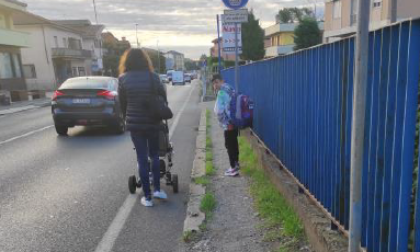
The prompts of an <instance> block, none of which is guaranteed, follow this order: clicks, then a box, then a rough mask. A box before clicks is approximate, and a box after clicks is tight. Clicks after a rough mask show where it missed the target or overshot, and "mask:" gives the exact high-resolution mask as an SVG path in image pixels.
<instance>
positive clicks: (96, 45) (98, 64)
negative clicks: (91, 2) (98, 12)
mask: <svg viewBox="0 0 420 252" xmlns="http://www.w3.org/2000/svg"><path fill="white" fill-rule="evenodd" d="M54 22H56V23H58V24H61V25H64V26H68V27H71V28H73V29H75V30H77V31H79V33H80V34H81V35H82V39H83V48H85V49H87V50H91V51H92V56H93V57H92V59H91V62H89V63H88V64H90V65H91V68H92V74H96V75H100V74H102V70H103V59H102V58H103V50H102V36H101V35H102V31H103V30H104V29H105V26H104V25H92V23H91V22H90V21H89V20H54Z"/></svg>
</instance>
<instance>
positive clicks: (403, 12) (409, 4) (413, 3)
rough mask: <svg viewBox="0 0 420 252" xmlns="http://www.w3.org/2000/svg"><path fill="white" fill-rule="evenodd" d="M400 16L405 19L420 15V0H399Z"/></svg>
mask: <svg viewBox="0 0 420 252" xmlns="http://www.w3.org/2000/svg"><path fill="white" fill-rule="evenodd" d="M397 11H398V18H399V19H405V18H409V17H414V18H417V17H420V1H419V0H399V1H398V8H397Z"/></svg>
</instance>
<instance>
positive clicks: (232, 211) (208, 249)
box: [184, 102, 273, 252]
mask: <svg viewBox="0 0 420 252" xmlns="http://www.w3.org/2000/svg"><path fill="white" fill-rule="evenodd" d="M213 106H214V102H208V103H205V107H207V108H208V109H210V111H212V110H213ZM211 133H212V134H211V137H212V141H213V160H214V161H213V164H214V166H215V168H216V174H215V175H214V176H213V178H212V182H211V185H210V186H209V188H210V190H211V191H213V193H214V195H215V198H216V202H217V207H216V209H215V210H214V212H213V217H212V218H211V219H210V220H209V222H208V223H207V225H206V230H205V231H204V232H203V234H202V236H200V238H199V240H198V241H197V240H195V241H193V242H191V243H190V244H187V245H186V247H187V248H185V249H184V251H188V252H198V251H200V252H216V251H220V252H230V251H231V252H237V251H241V252H265V251H272V249H273V248H272V244H271V243H269V242H264V241H263V235H264V234H263V230H262V229H261V228H259V227H261V225H262V224H263V222H262V220H260V219H259V217H258V214H257V212H256V211H255V210H254V208H253V199H252V197H251V195H250V192H249V181H248V178H247V177H245V176H239V177H235V178H230V177H225V176H224V172H225V170H226V169H227V168H228V167H229V159H228V156H227V152H226V148H225V146H224V135H223V130H222V129H221V128H220V126H219V125H218V123H217V121H216V119H215V118H214V116H212V120H211Z"/></svg>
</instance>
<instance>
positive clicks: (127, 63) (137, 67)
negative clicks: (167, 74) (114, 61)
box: [119, 49, 154, 74]
mask: <svg viewBox="0 0 420 252" xmlns="http://www.w3.org/2000/svg"><path fill="white" fill-rule="evenodd" d="M129 71H150V72H153V71H154V69H153V64H152V61H151V60H150V58H149V55H147V53H146V52H145V51H144V50H142V49H128V50H126V51H125V52H124V54H123V55H122V56H121V59H120V66H119V72H120V74H123V73H126V72H129Z"/></svg>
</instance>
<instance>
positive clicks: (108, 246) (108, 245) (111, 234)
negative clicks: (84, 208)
mask: <svg viewBox="0 0 420 252" xmlns="http://www.w3.org/2000/svg"><path fill="white" fill-rule="evenodd" d="M193 91H194V88H191V90H190V92H189V94H188V97H187V99H186V100H185V102H184V105H183V106H182V107H181V110H180V111H179V112H178V114H177V115H176V116H175V119H174V121H173V123H172V125H171V128H170V129H169V139H172V136H173V134H174V132H175V129H176V127H177V125H178V123H179V119H180V118H181V116H182V114H183V113H184V110H185V108H186V107H187V104H188V102H189V101H190V98H191V95H192V92H193ZM137 198H138V197H137V195H128V196H127V198H126V199H125V201H124V204H123V205H122V206H121V207H120V209H119V210H118V213H117V215H116V216H115V218H114V220H113V221H112V223H111V225H110V226H109V228H108V230H107V231H106V233H105V235H104V236H103V237H102V240H101V242H100V243H99V244H98V246H97V247H96V249H95V252H110V251H112V248H113V247H114V244H115V241H116V240H117V238H118V236H119V234H120V232H121V230H122V229H123V228H124V225H125V222H126V221H127V219H128V217H129V216H130V213H131V210H132V209H133V207H134V206H135V203H136V201H137Z"/></svg>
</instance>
